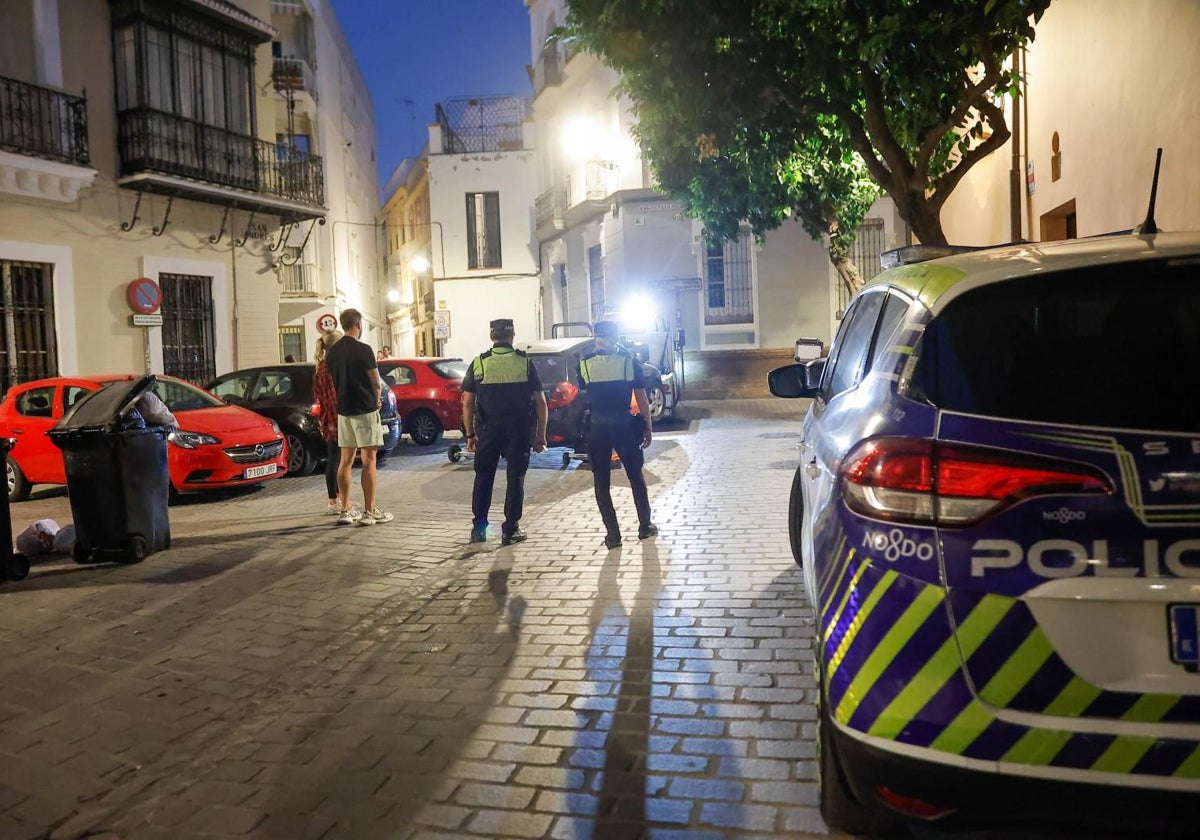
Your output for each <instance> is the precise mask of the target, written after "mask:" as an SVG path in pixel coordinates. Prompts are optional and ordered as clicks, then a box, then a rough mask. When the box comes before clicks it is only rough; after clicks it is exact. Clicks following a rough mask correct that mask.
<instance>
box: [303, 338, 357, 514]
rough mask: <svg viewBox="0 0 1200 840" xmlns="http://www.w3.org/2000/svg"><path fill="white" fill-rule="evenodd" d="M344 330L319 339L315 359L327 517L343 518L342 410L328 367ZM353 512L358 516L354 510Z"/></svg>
mask: <svg viewBox="0 0 1200 840" xmlns="http://www.w3.org/2000/svg"><path fill="white" fill-rule="evenodd" d="M342 335H343V333H342V331H341V330H329V331H328V332H325V333H322V334H321V337H320V338H318V339H317V351H316V354H315V355H314V356H313V358H314V359H316V362H317V369H316V372H315V373H314V374H313V396H314V397H316V399H317V402H318V403H320V405H321V437H322V438H323V439H324V440H325V490H326V491H327V492H326V495H328V496H329V504H328V506H327V507H326V508H325V513H326V514H328V515H329V516H340V515H341V513H342V501H341V499H340V498H339V496H338V486H337V471H338V462H339V461H340V460H341V449H340V448H339V447H338V410H337V390H336V389H335V388H334V387H333V377H332V376H330V375H329V368H328V366H327V365H326V364H325V356H326V354H328V352H329V348H330V347H332V346H333V345H334V344H336V343H337V342H338V340H339V339H341V337H342ZM351 512H352V513H355V512H357V511H356V510H355V509H354V508H351Z"/></svg>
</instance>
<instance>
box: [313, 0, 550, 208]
mask: <svg viewBox="0 0 1200 840" xmlns="http://www.w3.org/2000/svg"><path fill="white" fill-rule="evenodd" d="M332 2H333V7H334V9H335V11H336V12H337V16H338V21H339V22H340V23H341V25H342V30H343V31H344V32H345V33H346V38H347V39H348V40H349V41H350V48H351V49H352V50H353V51H354V58H355V60H356V61H357V62H358V67H359V69H360V70H361V71H362V74H363V76H364V77H365V78H366V80H367V86H368V87H369V88H370V90H371V99H372V101H373V102H374V104H375V131H376V134H377V136H378V141H377V142H378V149H379V156H378V159H379V181H380V184H381V185H382V184H383V183H384V182H386V181H387V178H388V176H389V175H391V173H392V170H393V169H395V168H396V166H397V164H399V163H400V161H401V160H402V159H404V158H405V157H413V156H415V155H416V154H418V153H419V152H420V151H421V149H422V148H423V147H424V146H425V143H426V141H427V140H428V132H427V130H426V126H427V125H428V124H429V123H431V122H433V120H434V105H435V104H437V103H438V102H442V101H445V100H447V99H454V98H456V97H460V96H476V95H482V96H487V95H502V96H522V97H528V96H529V95H530V94H531V93H532V89H531V87H530V84H529V76H528V74H527V73H526V71H525V65H526V64H528V63H529V13H528V11H527V10H526V8H525V4H524V2H523V0H332ZM406 100H411V104H409V102H408V101H406Z"/></svg>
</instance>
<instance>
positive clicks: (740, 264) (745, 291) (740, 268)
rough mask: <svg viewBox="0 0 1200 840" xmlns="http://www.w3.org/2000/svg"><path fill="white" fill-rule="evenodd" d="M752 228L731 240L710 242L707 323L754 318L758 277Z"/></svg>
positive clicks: (706, 263)
mask: <svg viewBox="0 0 1200 840" xmlns="http://www.w3.org/2000/svg"><path fill="white" fill-rule="evenodd" d="M750 246H751V240H750V231H749V230H743V231H742V234H741V236H740V237H738V238H737V239H735V240H732V241H727V242H708V243H707V244H706V246H705V252H704V288H705V307H704V323H705V324H707V325H710V326H711V325H715V324H750V323H753V322H754V277H753V266H752V264H751V258H750Z"/></svg>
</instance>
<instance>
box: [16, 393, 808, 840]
mask: <svg viewBox="0 0 1200 840" xmlns="http://www.w3.org/2000/svg"><path fill="white" fill-rule="evenodd" d="M800 414H801V405H800V404H799V403H797V402H786V401H782V400H747V401H726V402H721V403H697V404H693V405H691V406H689V407H688V408H687V415H686V417H687V418H688V422H685V423H679V424H675V425H674V427H673V428H670V427H669V428H665V429H663V430H661V432H660V434H659V435H658V437H656V439H655V442H654V445H653V446H652V448H651V450H650V453H649V455H650V460H649V462H648V464H647V476H648V479H649V481H650V492H651V502H652V504H653V506H654V510H655V519H656V521H657V522H658V523H659V525H660V528H661V533H660V535H659V537H658V538H657V539H653V540H647V541H644V542H639V541H638V540H637V538H636V517H635V515H634V512H633V503H632V498H631V497H630V495H629V492H628V486H627V484H626V483H625V482H624V479H623V476H622V477H619V478H618V477H616V476H615V477H614V496H615V498H616V501H617V507H618V511H619V513H620V514H621V516H622V521H623V524H624V527H625V537H626V540H625V545H624V547H623V548H621V549H617V550H615V551H612V552H608V551H606V550H605V549H604V547H603V545H602V544H601V537H602V532H603V529H602V528H601V526H600V522H599V516H598V514H597V513H596V511H595V504H594V500H593V498H592V491H591V475H590V473H589V472H588V470H587V468H586V467H585V466H580V465H579V464H578V463H574V462H573V463H572V464H571V466H570V467H569V468H567V469H565V470H564V469H563V468H562V462H561V451H552V452H549V453H546V454H543V455H535V456H534V464H533V468H532V469H531V471H530V475H529V478H528V482H527V488H528V491H527V499H526V516H525V519H524V521H523V525H524V527H525V529H526V530H527V531H528V532H529V534H530V538H529V540H528V541H527V542H525V543H521V544H518V545H516V546H513V547H509V548H501V547H500V546H499V541H498V537H499V527H498V522H499V519H500V516H499V513H498V507H499V504H500V502H501V501H502V498H503V476H502V475H501V476H499V477H498V479H497V493H496V504H497V515H496V522H497V524H495V525H493V530H494V532H495V534H494V535H493V537H492V541H489V542H488V543H486V544H484V545H483V546H468V544H467V536H468V532H469V525H470V513H469V498H470V484H471V480H472V477H473V473H472V470H471V466H470V462H463V463H459V464H451V463H450V462H449V461H448V460H447V459H446V457H445V454H444V453H445V445H444V444H443V445H442V446H440V447H436V448H433V449H431V450H425V451H418V450H417V449H416V447H413V446H412V445H411V444H409V443H407V442H406V443H405V445H404V450H403V452H402V453H401V455H400V456H399V457H394V458H393V459H392V460H391V461H390V463H389V464H388V465H387V467H385V468H384V470H383V471H382V474H381V481H380V499H381V504H382V506H383V507H384V508H385V509H387V510H391V511H392V512H394V513H395V514H396V521H395V522H392V523H389V524H386V525H376V526H372V527H369V528H368V527H358V526H356V527H353V528H351V527H342V528H338V527H335V526H333V524H332V523H333V518H332V517H326V516H324V506H325V501H324V486H323V479H322V478H321V477H320V476H310V477H306V478H299V479H296V478H286V479H282V480H279V481H275V482H272V483H271V484H270V485H268V486H267V487H266V488H264V489H262V490H260V491H257V492H249V493H240V494H233V495H229V496H223V497H221V498H212V499H204V500H200V501H189V503H186V504H183V505H180V506H178V507H173V508H172V509H171V522H172V531H173V535H174V539H173V545H172V548H171V550H170V551H168V552H164V553H162V554H158V555H155V556H153V557H151V558H149V559H148V560H147V561H146V562H144V563H142V564H140V565H137V566H88V567H81V566H76V565H75V564H73V563H71V562H70V561H69V560H58V561H55V562H52V563H48V564H42V565H39V566H35V568H34V570H33V571H32V572H31V574H30V576H29V578H28V579H26V580H25V581H23V582H20V583H16V584H12V583H10V584H6V585H3V586H0V645H2V649H3V650H4V652H5V655H4V658H3V660H0V837H3V838H26V837H29V838H34V837H53V838H74V837H82V836H85V835H86V836H101V837H104V836H110V837H121V838H142V837H163V838H166V837H172V838H176V837H193V836H195V837H200V836H204V837H212V836H217V837H226V836H229V837H232V836H252V837H263V838H308V837H312V838H317V837H322V838H325V837H328V838H334V837H337V838H376V837H379V838H385V837H386V838H392V837H398V838H407V837H471V836H478V837H554V838H586V837H593V836H594V837H642V836H645V837H656V838H671V837H688V838H695V837H735V836H736V837H746V836H762V837H784V836H787V837H808V836H823V835H824V833H825V829H824V826H823V824H822V823H821V820H820V817H819V815H818V813H817V810H816V796H817V791H816V783H815V781H814V779H815V766H814V761H813V758H814V742H813V736H814V731H813V728H814V721H815V709H814V706H813V692H814V689H815V685H814V682H813V680H812V677H811V673H812V669H811V665H810V657H811V648H812V635H813V633H812V622H811V616H810V612H809V610H808V608H807V605H806V604H805V601H804V596H803V592H802V589H801V587H802V583H801V578H800V575H799V573H798V571H797V570H796V569H795V567H794V565H793V563H792V560H791V556H790V554H789V551H788V545H787V533H786V530H787V529H786V519H785V516H786V511H787V496H788V490H789V487H790V482H791V478H792V474H793V471H794V468H795V444H796V440H797V437H798V430H799V417H800ZM35 496H36V498H35V499H34V500H32V501H30V502H25V503H22V504H18V505H14V506H13V508H12V510H13V519H14V527H15V529H17V530H19V529H20V528H21V527H23V526H24V525H26V524H28V523H29V522H31V521H33V519H36V518H38V517H41V516H52V517H54V518H55V519H58V520H59V521H60V522H66V521H69V520H70V514H69V509H68V507H67V504H66V499H65V496H64V495H63V494H62V492H61V491H55V490H49V491H42V492H39V493H37V494H35Z"/></svg>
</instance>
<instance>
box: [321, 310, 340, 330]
mask: <svg viewBox="0 0 1200 840" xmlns="http://www.w3.org/2000/svg"><path fill="white" fill-rule="evenodd" d="M337 328H338V319H337V316H336V315H334V314H333V313H332V312H326V313H325V314H324V315H322V316H320V317H319V318H317V330H318V331H319V332H323V333H327V332H332V331H333V330H336V329H337Z"/></svg>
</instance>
